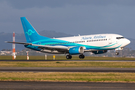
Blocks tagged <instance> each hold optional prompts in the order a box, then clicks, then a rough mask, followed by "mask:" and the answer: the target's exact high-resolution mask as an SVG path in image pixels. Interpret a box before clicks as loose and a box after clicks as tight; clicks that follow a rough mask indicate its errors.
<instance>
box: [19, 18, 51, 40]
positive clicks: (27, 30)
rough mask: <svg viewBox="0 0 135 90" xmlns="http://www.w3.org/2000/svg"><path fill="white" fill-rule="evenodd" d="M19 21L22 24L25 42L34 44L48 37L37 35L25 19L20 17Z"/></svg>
mask: <svg viewBox="0 0 135 90" xmlns="http://www.w3.org/2000/svg"><path fill="white" fill-rule="evenodd" d="M20 19H21V22H22V26H23V30H24V34H25V37H26V41H27V42H34V41H38V40H43V39H48V37H44V36H41V35H39V34H38V32H37V31H36V30H35V29H34V27H33V26H32V25H31V24H30V23H29V21H28V20H27V19H26V17H21V18H20Z"/></svg>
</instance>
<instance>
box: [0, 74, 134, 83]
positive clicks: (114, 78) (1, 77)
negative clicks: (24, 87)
mask: <svg viewBox="0 0 135 90" xmlns="http://www.w3.org/2000/svg"><path fill="white" fill-rule="evenodd" d="M0 81H53V82H55V81H60V82H134V83H135V73H111V72H110V73H91V72H88V73H85V72H83V73H81V72H74V73H73V72H68V73H66V72H48V73H45V72H37V73H34V72H0Z"/></svg>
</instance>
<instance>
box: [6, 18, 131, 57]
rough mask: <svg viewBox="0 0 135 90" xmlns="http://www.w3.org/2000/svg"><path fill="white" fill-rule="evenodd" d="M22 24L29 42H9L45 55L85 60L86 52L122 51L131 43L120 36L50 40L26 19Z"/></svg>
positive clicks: (88, 36)
mask: <svg viewBox="0 0 135 90" xmlns="http://www.w3.org/2000/svg"><path fill="white" fill-rule="evenodd" d="M20 19H21V22H22V26H23V30H24V34H25V37H26V41H27V42H8V43H15V44H23V45H24V46H25V47H26V48H29V49H32V50H36V51H41V52H44V53H53V54H65V55H66V58H67V59H71V58H72V55H79V58H80V59H83V58H85V56H84V53H85V52H92V53H94V54H103V53H106V52H107V51H108V50H116V55H118V54H119V52H118V50H122V49H123V48H124V47H125V46H127V45H128V44H129V43H130V41H129V40H128V39H126V38H124V37H123V36H122V35H118V34H95V35H83V36H80V35H79V36H74V37H62V38H48V37H44V36H41V35H39V34H38V32H37V31H36V30H35V29H34V27H33V26H32V25H31V24H30V23H29V21H28V20H27V19H26V18H25V17H21V18H20Z"/></svg>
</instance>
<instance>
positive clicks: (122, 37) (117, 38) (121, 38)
mask: <svg viewBox="0 0 135 90" xmlns="http://www.w3.org/2000/svg"><path fill="white" fill-rule="evenodd" d="M123 38H124V37H116V39H123Z"/></svg>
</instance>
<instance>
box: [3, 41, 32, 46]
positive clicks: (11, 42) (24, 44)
mask: <svg viewBox="0 0 135 90" xmlns="http://www.w3.org/2000/svg"><path fill="white" fill-rule="evenodd" d="M5 42H6V43H14V44H23V45H32V43H24V42H9V41H5Z"/></svg>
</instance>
